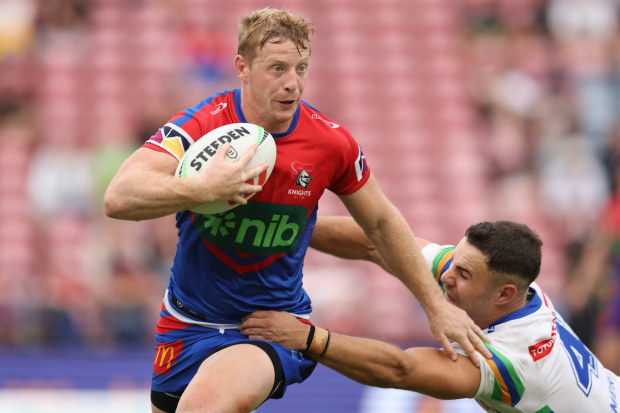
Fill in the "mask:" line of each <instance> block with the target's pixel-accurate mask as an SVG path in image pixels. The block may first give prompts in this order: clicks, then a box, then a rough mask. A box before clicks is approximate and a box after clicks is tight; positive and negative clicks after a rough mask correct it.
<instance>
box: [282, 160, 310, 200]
mask: <svg viewBox="0 0 620 413" xmlns="http://www.w3.org/2000/svg"><path fill="white" fill-rule="evenodd" d="M291 169H292V170H293V172H292V175H293V176H294V177H295V186H296V187H297V186H299V187H301V188H302V189H296V188H289V190H288V194H289V195H295V196H310V195H312V191H309V190H308V185H310V182H311V181H312V176H311V175H310V173H311V172H314V165H310V164H303V163H301V162H298V161H294V162H293V163H292V164H291Z"/></svg>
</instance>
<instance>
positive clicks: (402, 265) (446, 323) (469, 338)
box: [340, 176, 491, 366]
mask: <svg viewBox="0 0 620 413" xmlns="http://www.w3.org/2000/svg"><path fill="white" fill-rule="evenodd" d="M340 198H341V199H342V202H343V203H344V204H345V206H346V207H347V209H348V210H349V213H350V214H351V216H352V217H353V218H354V219H355V221H356V222H357V223H358V224H359V225H360V227H361V228H362V229H363V230H364V233H365V234H366V236H367V237H368V239H369V240H370V241H371V242H372V244H373V246H374V248H375V249H376V254H377V255H378V257H379V258H378V260H375V262H379V263H380V264H381V265H382V266H383V267H384V268H386V269H389V271H390V272H391V273H392V274H393V275H394V276H396V277H397V278H398V279H400V280H401V281H402V282H403V283H404V284H405V285H406V286H407V288H408V289H409V290H410V291H411V292H412V293H413V294H414V296H415V297H416V298H417V299H418V301H419V302H420V305H421V306H422V308H423V309H424V311H425V312H426V315H427V317H428V320H429V324H430V328H431V331H432V333H433V335H434V336H435V338H436V339H437V341H438V343H439V344H440V345H441V347H442V348H443V349H444V351H445V353H446V355H448V356H449V357H450V358H451V359H452V360H456V359H457V354H456V351H455V350H454V348H453V347H452V345H451V344H450V339H452V340H454V341H456V342H458V343H459V344H460V345H461V347H462V348H463V350H465V351H466V352H467V354H468V355H469V358H470V359H471V361H472V362H473V363H474V365H476V366H478V365H479V362H478V357H477V355H476V350H478V351H479V352H480V353H482V354H483V355H485V356H486V357H491V354H490V352H489V350H488V349H487V348H486V347H485V345H484V342H483V340H487V338H486V336H485V335H484V333H483V332H482V330H481V329H480V327H478V326H477V325H476V324H475V323H474V321H473V320H472V319H471V318H470V317H469V316H468V315H467V313H466V312H465V311H464V310H461V309H460V308H458V307H456V306H454V305H452V304H450V303H448V302H447V301H446V300H445V299H444V297H443V294H442V292H441V288H440V287H439V286H438V285H437V283H436V282H435V281H434V279H433V277H431V276H429V269H428V268H427V267H426V264H425V261H424V257H423V256H422V251H421V249H420V247H419V246H418V244H417V243H416V241H415V237H414V234H413V232H412V231H411V228H410V227H409V225H408V223H407V221H406V220H405V218H404V217H403V216H402V214H401V213H400V212H399V211H398V210H397V209H396V207H395V206H394V205H393V204H392V203H391V202H390V201H389V200H388V199H387V198H386V197H385V195H384V194H383V192H382V191H381V189H380V188H379V186H378V184H377V182H376V180H375V179H374V177H372V176H371V177H370V179H369V180H368V182H366V184H365V185H364V186H363V187H362V188H360V189H359V190H358V191H357V192H355V193H353V194H350V195H343V196H341V197H340Z"/></svg>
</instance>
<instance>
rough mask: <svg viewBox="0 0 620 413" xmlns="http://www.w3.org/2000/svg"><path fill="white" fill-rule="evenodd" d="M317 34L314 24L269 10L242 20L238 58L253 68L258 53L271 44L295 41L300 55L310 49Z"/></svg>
mask: <svg viewBox="0 0 620 413" xmlns="http://www.w3.org/2000/svg"><path fill="white" fill-rule="evenodd" d="M313 33H314V27H313V25H312V22H311V21H310V20H308V19H306V18H304V17H301V16H295V15H293V14H292V13H290V12H288V11H286V10H280V9H274V8H271V7H266V8H264V9H260V10H256V11H254V12H252V13H250V14H248V15H245V16H243V17H241V18H240V19H239V26H238V31H237V36H238V41H239V46H238V49H237V54H239V55H241V56H243V57H244V58H245V59H246V60H247V61H248V63H249V64H252V60H254V57H256V53H257V52H258V50H260V49H261V48H262V47H263V46H264V45H265V43H267V42H269V41H273V42H276V43H279V42H284V41H286V40H291V41H292V42H293V43H294V44H295V46H296V47H297V50H299V51H301V50H305V49H310V37H311V36H312V34H313Z"/></svg>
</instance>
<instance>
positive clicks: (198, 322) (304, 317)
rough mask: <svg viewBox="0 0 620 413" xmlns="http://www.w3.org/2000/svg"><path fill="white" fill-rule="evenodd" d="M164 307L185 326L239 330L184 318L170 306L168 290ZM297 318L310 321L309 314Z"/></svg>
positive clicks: (229, 325)
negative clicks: (185, 324)
mask: <svg viewBox="0 0 620 413" xmlns="http://www.w3.org/2000/svg"><path fill="white" fill-rule="evenodd" d="M164 306H165V307H166V310H168V312H169V313H170V314H171V315H172V316H173V317H174V318H176V319H177V320H179V321H182V322H184V323H187V324H195V325H197V326H202V327H207V328H214V329H216V330H239V324H217V323H207V322H205V321H200V320H195V319H193V318H190V317H188V316H186V315H185V314H183V313H181V312H179V311H178V310H177V309H176V308H175V307H174V306H173V305H172V304H170V300H169V298H168V290H167V289H166V293H165V295H164ZM293 315H294V316H295V317H297V318H303V319H305V320H309V319H310V314H293Z"/></svg>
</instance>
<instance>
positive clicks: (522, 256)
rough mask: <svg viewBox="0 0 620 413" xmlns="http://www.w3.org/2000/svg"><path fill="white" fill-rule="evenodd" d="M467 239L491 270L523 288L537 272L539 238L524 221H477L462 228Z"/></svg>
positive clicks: (539, 259)
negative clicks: (482, 256)
mask: <svg viewBox="0 0 620 413" xmlns="http://www.w3.org/2000/svg"><path fill="white" fill-rule="evenodd" d="M465 236H466V237H467V242H468V243H469V244H471V245H473V246H474V247H476V248H478V249H479V250H480V252H482V254H484V255H485V257H486V258H487V267H488V268H489V270H490V271H492V272H497V273H500V274H502V275H504V276H508V277H510V278H511V280H513V282H514V283H515V284H517V287H519V288H527V286H529V285H530V284H531V283H532V281H534V280H535V279H536V277H537V276H538V273H539V272H540V263H541V260H542V253H541V247H542V244H543V243H542V241H541V240H540V238H539V237H538V235H537V234H536V233H535V232H534V231H533V230H531V229H530V228H529V227H528V226H527V225H524V224H519V223H516V222H511V221H495V222H488V221H484V222H480V223H478V224H474V225H472V226H470V227H469V228H467V231H465Z"/></svg>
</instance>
